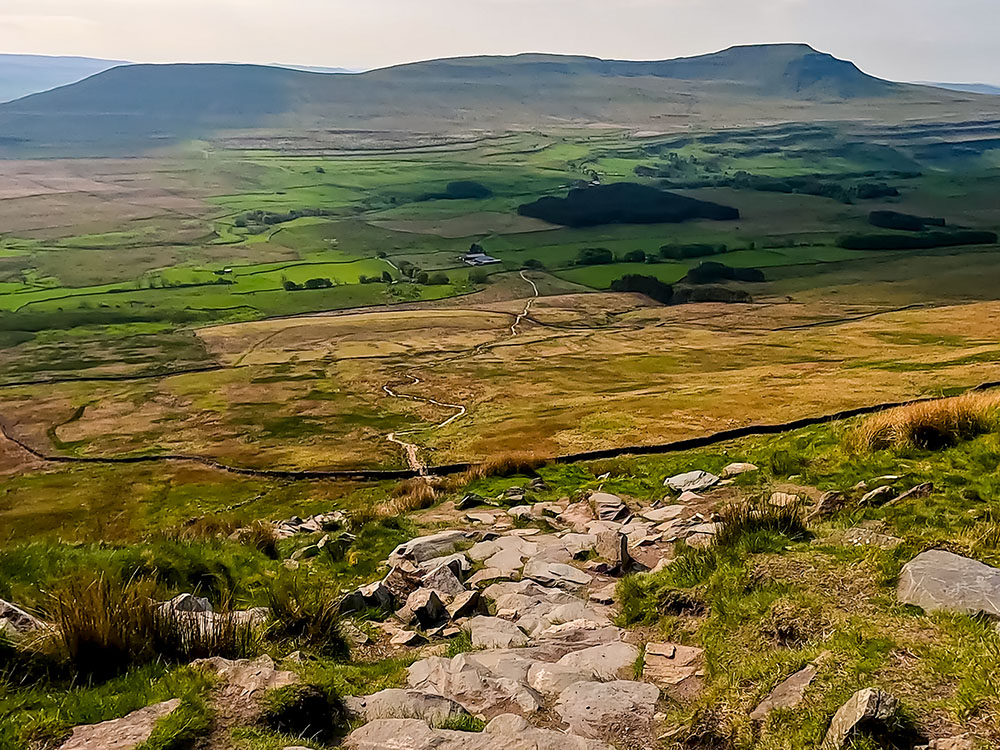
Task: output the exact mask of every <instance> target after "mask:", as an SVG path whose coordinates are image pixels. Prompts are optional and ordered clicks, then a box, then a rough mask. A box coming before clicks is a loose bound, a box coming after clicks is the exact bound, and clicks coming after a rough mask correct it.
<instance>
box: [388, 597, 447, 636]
mask: <svg viewBox="0 0 1000 750" xmlns="http://www.w3.org/2000/svg"><path fill="white" fill-rule="evenodd" d="M396 617H398V618H399V619H400V621H401V622H404V623H406V624H407V625H409V624H411V623H414V622H416V623H417V624H418V625H419V626H420V627H421V628H423V629H424V630H428V629H430V628H433V627H434V626H435V625H440V624H441V623H442V622H444V621H445V620H447V619H448V612H447V610H446V609H445V606H444V602H442V601H441V597H440V596H438V594H437V592H436V591H434V590H433V589H417V590H416V591H414V592H413V593H412V594H410V595H409V597H407V599H406V604H405V605H403V607H402V608H401V609H400V610H399V611H398V612H396Z"/></svg>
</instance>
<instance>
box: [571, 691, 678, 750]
mask: <svg viewBox="0 0 1000 750" xmlns="http://www.w3.org/2000/svg"><path fill="white" fill-rule="evenodd" d="M659 697H660V691H659V690H657V688H656V686H655V685H650V684H649V683H647V682H631V681H627V680H617V681H615V682H578V683H576V684H574V685H570V686H569V687H568V688H566V689H565V690H563V692H562V693H561V694H560V695H559V700H558V701H557V702H556V706H555V710H556V712H557V713H558V714H559V716H560V718H561V719H562V720H563V721H564V722H565V723H566V724H567V725H569V730H570V732H572V733H573V734H577V735H580V736H581V737H590V738H594V739H614V740H615V741H616V742H629V741H632V742H635V741H636V740H641V739H643V738H646V739H648V737H649V733H650V730H651V725H652V721H653V710H654V707H655V706H656V701H657V700H658V699H659Z"/></svg>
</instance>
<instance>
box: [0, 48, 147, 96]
mask: <svg viewBox="0 0 1000 750" xmlns="http://www.w3.org/2000/svg"><path fill="white" fill-rule="evenodd" d="M127 64H128V63H125V62H123V61H121V60H98V59H95V58H90V57H50V56H48V55H0V102H8V101H11V100H13V99H19V98H21V97H24V96H28V95H29V94H35V93H38V92H40V91H48V90H49V89H54V88H58V87H59V86H67V85H69V84H71V83H76V82H77V81H81V80H83V79H84V78H87V77H89V76H92V75H95V74H97V73H101V72H103V71H105V70H108V69H109V68H113V67H115V66H118V65H127Z"/></svg>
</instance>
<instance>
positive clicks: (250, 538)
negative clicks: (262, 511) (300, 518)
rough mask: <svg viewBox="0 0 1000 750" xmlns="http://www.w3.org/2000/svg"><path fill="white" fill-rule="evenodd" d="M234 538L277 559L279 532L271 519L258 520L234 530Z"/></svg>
mask: <svg viewBox="0 0 1000 750" xmlns="http://www.w3.org/2000/svg"><path fill="white" fill-rule="evenodd" d="M233 538H234V540H235V541H237V542H239V543H240V544H244V545H246V546H247V547H251V548H252V549H255V550H257V551H258V552H260V553H262V554H264V555H265V556H267V557H269V558H271V559H272V560H277V559H278V557H279V554H278V532H277V530H276V529H275V528H274V524H273V523H271V522H270V521H264V520H258V521H254V522H253V523H251V524H250V525H249V526H244V527H243V528H241V529H237V530H236V531H235V532H234V536H233Z"/></svg>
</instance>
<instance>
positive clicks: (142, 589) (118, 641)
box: [34, 575, 260, 679]
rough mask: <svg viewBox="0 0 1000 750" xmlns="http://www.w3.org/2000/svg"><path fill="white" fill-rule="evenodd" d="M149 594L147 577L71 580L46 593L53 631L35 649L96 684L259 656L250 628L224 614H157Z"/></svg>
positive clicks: (151, 587)
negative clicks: (217, 659)
mask: <svg viewBox="0 0 1000 750" xmlns="http://www.w3.org/2000/svg"><path fill="white" fill-rule="evenodd" d="M155 593H156V587H155V584H154V583H153V582H152V581H150V580H147V579H131V580H127V581H126V580H122V579H119V578H115V577H111V576H106V575H101V576H99V577H97V578H87V577H83V576H78V577H75V578H72V579H70V580H69V581H67V582H66V583H64V584H63V585H62V586H60V587H59V588H57V589H56V590H55V591H54V592H53V593H52V596H51V608H50V609H51V613H50V614H51V619H52V622H53V624H54V625H55V629H54V631H53V632H52V633H50V634H49V635H48V636H47V637H45V638H43V639H42V640H41V641H39V642H38V643H36V644H35V645H34V648H36V649H39V650H41V651H43V652H44V651H51V652H52V653H53V655H54V656H55V658H56V659H57V660H58V661H59V662H61V663H62V664H64V665H66V666H67V667H68V668H69V669H70V671H71V672H72V673H74V674H77V675H80V676H82V677H85V678H94V679H106V678H108V677H112V676H114V675H117V674H120V673H122V672H124V671H126V670H127V669H128V668H129V667H133V666H137V665H141V664H148V663H151V662H155V661H160V660H164V661H167V662H176V663H183V662H189V661H191V660H193V659H197V658H201V657H207V656H224V657H228V658H242V657H246V656H252V655H255V654H256V653H257V651H258V650H259V646H260V639H259V634H258V632H257V628H256V627H255V626H254V624H253V623H251V622H249V621H247V620H245V619H243V618H238V617H236V616H235V614H234V613H232V612H226V611H222V612H216V613H214V614H212V616H211V617H198V616H197V615H192V614H191V613H178V612H173V611H170V610H166V609H161V608H159V607H157V606H155V600H156V596H155Z"/></svg>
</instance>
